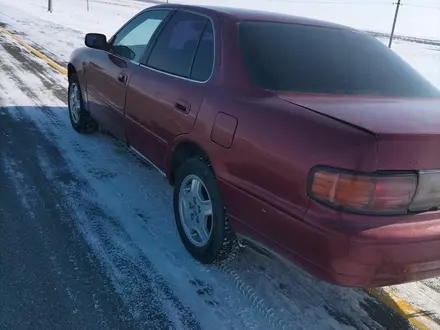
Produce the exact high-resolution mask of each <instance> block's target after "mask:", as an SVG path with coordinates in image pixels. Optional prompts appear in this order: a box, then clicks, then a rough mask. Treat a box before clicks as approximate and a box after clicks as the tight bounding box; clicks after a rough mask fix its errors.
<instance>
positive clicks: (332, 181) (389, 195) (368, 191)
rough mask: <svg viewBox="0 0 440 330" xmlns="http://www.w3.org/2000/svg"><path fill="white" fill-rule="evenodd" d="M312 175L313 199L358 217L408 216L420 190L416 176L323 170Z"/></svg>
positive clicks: (311, 191) (313, 172) (310, 193)
mask: <svg viewBox="0 0 440 330" xmlns="http://www.w3.org/2000/svg"><path fill="white" fill-rule="evenodd" d="M310 175H311V176H310V181H309V188H308V193H309V195H310V197H312V198H313V199H315V200H317V201H319V202H322V203H324V204H327V205H329V206H332V207H334V208H337V209H341V210H344V211H349V212H355V213H365V214H404V213H406V212H407V211H408V208H409V205H410V203H411V201H412V199H413V197H414V195H415V193H416V189H417V174H416V173H397V174H396V173H391V174H368V173H355V172H353V173H351V172H348V171H343V170H337V169H329V168H324V167H319V168H315V169H314V170H313V171H312V172H311V174H310Z"/></svg>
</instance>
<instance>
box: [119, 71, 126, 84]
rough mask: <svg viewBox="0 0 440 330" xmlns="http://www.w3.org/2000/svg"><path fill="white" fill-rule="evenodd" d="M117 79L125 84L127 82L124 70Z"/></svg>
mask: <svg viewBox="0 0 440 330" xmlns="http://www.w3.org/2000/svg"><path fill="white" fill-rule="evenodd" d="M118 81H119V82H121V83H123V84H124V85H125V84H126V83H127V74H126V73H124V72H121V73H120V74H119V76H118Z"/></svg>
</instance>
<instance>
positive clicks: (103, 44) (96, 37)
mask: <svg viewBox="0 0 440 330" xmlns="http://www.w3.org/2000/svg"><path fill="white" fill-rule="evenodd" d="M84 43H85V44H86V46H87V47H90V48H94V49H101V50H106V49H107V48H108V44H107V37H106V36H105V35H103V34H100V33H87V34H86V38H85V40H84Z"/></svg>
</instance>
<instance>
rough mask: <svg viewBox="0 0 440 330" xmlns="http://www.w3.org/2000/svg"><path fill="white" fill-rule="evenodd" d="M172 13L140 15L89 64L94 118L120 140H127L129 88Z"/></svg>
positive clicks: (89, 97) (89, 92) (97, 53)
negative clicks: (136, 71) (126, 98)
mask: <svg viewBox="0 0 440 330" xmlns="http://www.w3.org/2000/svg"><path fill="white" fill-rule="evenodd" d="M168 14H169V11H168V10H151V11H145V12H142V13H140V14H139V15H137V16H135V17H134V18H133V19H131V20H130V21H129V22H128V23H127V24H126V25H124V26H123V27H122V28H121V29H120V30H119V31H118V32H117V33H116V34H115V35H114V36H113V37H112V39H111V40H110V41H109V49H108V51H100V50H97V51H96V52H95V53H94V56H93V57H92V60H91V61H90V63H89V67H88V74H87V78H88V81H87V92H88V101H89V108H90V112H91V114H92V116H93V117H94V118H95V119H96V120H97V121H98V122H99V123H100V124H101V125H102V126H103V127H104V128H105V129H107V130H109V131H110V132H111V133H112V134H114V135H115V136H116V137H117V138H119V139H121V140H125V137H126V135H125V129H124V108H125V96H126V91H127V85H128V82H129V81H130V77H131V75H132V73H133V72H134V71H135V70H136V68H138V67H139V61H140V59H141V57H142V56H143V55H144V53H145V51H146V49H147V45H148V42H149V41H150V39H151V38H152V36H153V35H154V33H155V31H156V30H157V28H158V27H159V25H160V24H161V22H162V21H163V20H164V19H165V17H166V16H167V15H168Z"/></svg>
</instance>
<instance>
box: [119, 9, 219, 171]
mask: <svg viewBox="0 0 440 330" xmlns="http://www.w3.org/2000/svg"><path fill="white" fill-rule="evenodd" d="M213 24H214V23H213V21H212V20H211V19H210V18H208V17H206V16H203V15H201V14H197V13H193V12H187V11H180V10H179V11H176V12H175V13H174V14H173V16H172V17H171V18H170V19H169V21H168V22H167V23H166V24H165V25H164V27H163V29H162V31H161V32H160V34H159V35H158V37H157V40H156V41H155V44H154V45H153V46H152V48H151V51H150V53H149V54H147V56H146V59H145V60H144V61H143V64H141V66H140V67H139V69H138V70H137V71H136V73H135V74H134V75H133V76H132V78H131V80H130V84H129V87H128V91H127V102H126V125H127V136H128V140H129V143H130V145H131V146H132V147H134V148H135V149H136V150H138V151H139V152H140V153H142V154H143V155H145V156H146V157H147V158H148V159H150V160H151V161H152V162H153V163H154V164H156V165H157V166H158V167H159V168H161V169H164V166H165V157H166V153H167V150H168V147H169V145H170V143H172V141H173V140H174V139H175V137H176V136H178V135H182V134H188V133H190V132H191V131H192V128H193V125H194V122H195V119H196V116H197V113H198V111H199V108H200V106H201V103H202V102H203V99H204V96H205V94H206V93H207V90H208V88H209V86H210V84H211V80H210V78H211V76H212V75H213V71H214V28H213Z"/></svg>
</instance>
